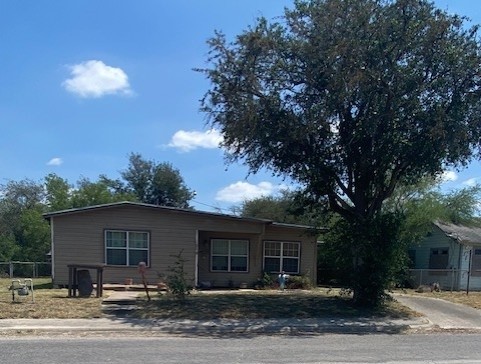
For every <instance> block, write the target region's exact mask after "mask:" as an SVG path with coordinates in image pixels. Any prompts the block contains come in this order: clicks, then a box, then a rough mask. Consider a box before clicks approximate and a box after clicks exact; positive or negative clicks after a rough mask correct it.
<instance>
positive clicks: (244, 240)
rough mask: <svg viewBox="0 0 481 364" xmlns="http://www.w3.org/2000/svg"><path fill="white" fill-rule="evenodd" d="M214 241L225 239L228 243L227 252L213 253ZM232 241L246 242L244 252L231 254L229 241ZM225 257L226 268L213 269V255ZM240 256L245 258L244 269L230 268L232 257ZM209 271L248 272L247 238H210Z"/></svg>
mask: <svg viewBox="0 0 481 364" xmlns="http://www.w3.org/2000/svg"><path fill="white" fill-rule="evenodd" d="M216 241H227V242H228V244H229V247H228V253H227V254H214V243H215V242H216ZM232 242H244V243H245V244H246V254H245V255H244V254H242V255H239V254H232V250H231V243H232ZM215 256H217V257H220V256H222V257H227V270H225V269H214V257H215ZM234 257H241V258H246V269H245V270H232V258H234ZM210 271H211V272H231V273H248V272H249V240H247V239H222V238H212V239H210Z"/></svg>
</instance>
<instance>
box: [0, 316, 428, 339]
mask: <svg viewBox="0 0 481 364" xmlns="http://www.w3.org/2000/svg"><path fill="white" fill-rule="evenodd" d="M429 326H430V325H429V323H428V322H427V321H426V320H424V319H416V320H412V319H411V320H369V319H365V320H355V321H349V320H340V319H297V320H296V319H270V320H222V319H218V320H205V321H197V320H168V319H167V320H140V319H129V318H118V317H113V318H99V319H3V320H0V333H2V332H3V333H6V332H10V333H12V332H21V331H45V332H53V331H54V332H80V331H82V332H95V331H104V332H105V331H110V332H132V331H137V332H158V333H165V334H192V335H226V334H315V333H401V332H403V331H406V330H408V329H421V328H428V327H429Z"/></svg>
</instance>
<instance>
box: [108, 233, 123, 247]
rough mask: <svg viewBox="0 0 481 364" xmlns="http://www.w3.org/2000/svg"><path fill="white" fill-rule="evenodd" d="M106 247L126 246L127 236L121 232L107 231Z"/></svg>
mask: <svg viewBox="0 0 481 364" xmlns="http://www.w3.org/2000/svg"><path fill="white" fill-rule="evenodd" d="M106 239H107V246H108V247H113V248H120V247H126V246H127V234H126V233H125V232H123V231H107V234H106Z"/></svg>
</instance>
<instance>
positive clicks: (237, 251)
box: [211, 239, 249, 272]
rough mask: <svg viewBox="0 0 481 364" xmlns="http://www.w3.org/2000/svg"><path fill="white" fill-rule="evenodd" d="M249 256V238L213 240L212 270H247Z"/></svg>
mask: <svg viewBox="0 0 481 364" xmlns="http://www.w3.org/2000/svg"><path fill="white" fill-rule="evenodd" d="M248 258H249V241H248V240H232V239H212V240H211V270H212V271H214V272H216V271H221V272H247V271H248V263H249V262H248V261H249V259H248Z"/></svg>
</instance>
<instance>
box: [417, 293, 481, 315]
mask: <svg viewBox="0 0 481 364" xmlns="http://www.w3.org/2000/svg"><path fill="white" fill-rule="evenodd" d="M407 293H409V294H412V295H414V296H424V297H433V298H440V299H443V300H446V301H450V302H454V303H460V304H463V305H466V306H470V307H473V308H476V309H479V310H481V292H469V294H466V291H455V292H451V291H441V292H424V293H418V292H416V291H415V290H412V289H409V290H407Z"/></svg>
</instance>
